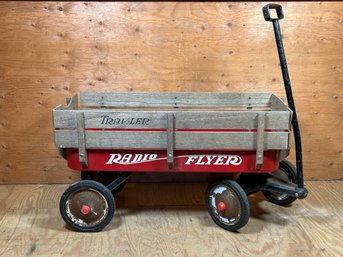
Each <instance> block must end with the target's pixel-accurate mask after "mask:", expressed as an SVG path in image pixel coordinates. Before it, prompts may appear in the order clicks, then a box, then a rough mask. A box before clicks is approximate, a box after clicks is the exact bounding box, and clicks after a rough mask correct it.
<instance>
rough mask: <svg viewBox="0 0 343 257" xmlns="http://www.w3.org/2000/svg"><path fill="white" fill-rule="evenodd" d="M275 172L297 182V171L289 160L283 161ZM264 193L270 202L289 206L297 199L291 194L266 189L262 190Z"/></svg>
mask: <svg viewBox="0 0 343 257" xmlns="http://www.w3.org/2000/svg"><path fill="white" fill-rule="evenodd" d="M273 174H274V175H275V176H277V177H278V178H280V179H282V180H284V181H287V182H292V183H295V182H296V179H297V172H296V169H295V167H294V165H293V164H292V163H291V162H289V161H287V160H283V161H281V162H280V165H279V169H278V170H277V171H275V172H273ZM262 193H263V194H264V196H265V197H266V198H267V199H268V201H269V202H271V203H274V204H277V205H282V206H287V205H289V204H291V203H293V202H294V201H295V200H296V199H297V198H296V197H294V196H289V195H287V194H281V193H275V192H270V191H265V190H262Z"/></svg>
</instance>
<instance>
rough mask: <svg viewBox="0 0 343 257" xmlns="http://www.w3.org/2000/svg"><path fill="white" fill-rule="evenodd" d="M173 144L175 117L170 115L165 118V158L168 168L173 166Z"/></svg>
mask: <svg viewBox="0 0 343 257" xmlns="http://www.w3.org/2000/svg"><path fill="white" fill-rule="evenodd" d="M174 144H175V117H174V114H172V113H170V114H168V117H167V158H168V167H169V169H172V168H173V166H174Z"/></svg>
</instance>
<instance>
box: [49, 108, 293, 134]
mask: <svg viewBox="0 0 343 257" xmlns="http://www.w3.org/2000/svg"><path fill="white" fill-rule="evenodd" d="M80 112H82V113H84V117H85V128H93V129H120V128H132V129H134V128H144V129H161V128H167V115H168V114H173V115H174V116H175V129H246V130H249V129H250V130H251V129H257V116H258V115H262V114H264V115H265V129H267V130H289V128H290V123H289V119H290V112H289V111H268V112H265V111H252V110H246V111H208V110H204V111H201V110H197V111H193V110H188V111H181V110H172V111H153V110H152V111H127V110H112V111H111V110H107V109H104V110H101V109H85V110H63V109H62V110H54V111H53V120H54V128H55V129H77V115H78V113H80Z"/></svg>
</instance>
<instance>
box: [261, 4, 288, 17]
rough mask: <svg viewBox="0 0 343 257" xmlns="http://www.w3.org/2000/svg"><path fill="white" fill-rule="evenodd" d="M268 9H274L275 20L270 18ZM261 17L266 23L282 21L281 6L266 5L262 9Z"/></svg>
mask: <svg viewBox="0 0 343 257" xmlns="http://www.w3.org/2000/svg"><path fill="white" fill-rule="evenodd" d="M270 9H275V10H276V14H277V18H272V17H271V16H270ZM262 11H263V16H264V19H265V20H266V21H273V20H281V19H283V17H284V16H283V10H282V6H281V5H279V4H267V5H265V6H264V7H263V8H262Z"/></svg>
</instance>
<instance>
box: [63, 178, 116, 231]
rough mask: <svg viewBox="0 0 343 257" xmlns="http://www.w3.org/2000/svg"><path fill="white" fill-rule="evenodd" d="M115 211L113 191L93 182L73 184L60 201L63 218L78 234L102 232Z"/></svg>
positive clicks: (84, 181) (86, 181) (85, 181)
mask: <svg viewBox="0 0 343 257" xmlns="http://www.w3.org/2000/svg"><path fill="white" fill-rule="evenodd" d="M114 210H115V202H114V198H113V195H112V193H111V191H110V190H108V189H107V187H105V186H104V185H102V184H100V183H99V182H96V181H91V180H83V181H79V182H76V183H74V184H72V185H71V186H69V187H68V188H67V189H66V191H65V192H64V193H63V195H62V197H61V200H60V212H61V215H62V218H63V219H64V221H65V222H66V223H67V224H68V225H69V226H71V227H72V228H73V229H74V230H76V231H78V232H98V231H101V230H102V229H103V228H104V227H105V226H106V225H107V224H108V223H109V222H110V221H111V219H112V217H113V215H114Z"/></svg>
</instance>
